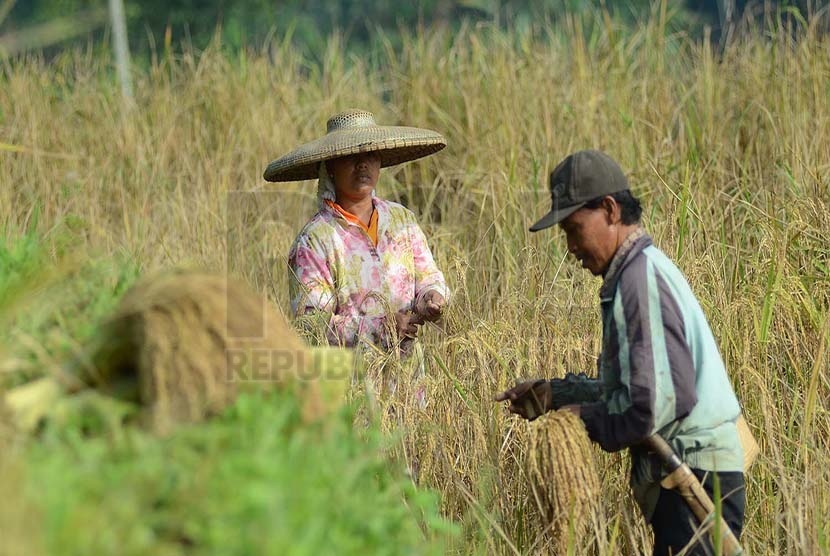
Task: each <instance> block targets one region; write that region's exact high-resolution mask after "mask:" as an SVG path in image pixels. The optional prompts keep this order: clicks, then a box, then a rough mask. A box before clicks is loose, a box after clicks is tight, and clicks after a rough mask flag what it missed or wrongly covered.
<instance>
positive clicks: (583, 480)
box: [527, 411, 600, 554]
mask: <svg viewBox="0 0 830 556" xmlns="http://www.w3.org/2000/svg"><path fill="white" fill-rule="evenodd" d="M528 427H529V429H530V430H529V452H528V455H527V468H528V469H527V471H528V475H529V477H530V485H531V489H532V491H533V494H534V496H535V498H536V503H537V506H538V508H539V515H540V516H541V518H542V520H543V523H542V525H543V527H544V531H545V538H546V539H547V545H548V547H549V548H550V549H551V552H552V553H555V554H567V553H568V545H569V544H572V543H573V542H574V541H575V540H576V539H581V538H582V537H583V536H584V535H585V533H587V530H588V526H589V523H590V519H591V516H592V515H593V514H594V513H595V511H596V507H597V504H598V502H599V492H600V485H599V476H598V473H597V468H596V463H595V462H594V456H593V453H592V452H591V445H590V440H589V439H588V433H587V432H586V431H585V427H584V425H583V424H582V420H581V419H580V418H579V417H577V416H576V415H574V414H573V413H571V412H569V411H557V412H551V413H548V414H546V415H543V416H542V417H540V418H539V419H537V420H536V421H534V422H533V423H529V424H528Z"/></svg>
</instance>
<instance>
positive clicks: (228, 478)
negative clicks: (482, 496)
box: [24, 392, 456, 555]
mask: <svg viewBox="0 0 830 556" xmlns="http://www.w3.org/2000/svg"><path fill="white" fill-rule="evenodd" d="M107 411H109V412H114V411H116V410H115V409H111V408H110V407H109V406H104V405H102V404H95V405H93V404H89V403H87V404H85V405H84V407H83V409H82V410H75V411H74V413H73V417H72V420H70V421H68V422H62V423H59V424H58V425H57V426H52V427H47V428H46V429H45V430H44V431H42V433H41V436H40V439H39V440H38V441H37V442H33V443H31V445H29V446H28V448H27V449H26V451H25V453H24V458H25V462H26V476H27V481H26V485H25V490H26V498H28V499H29V500H32V501H35V502H36V507H37V509H38V512H39V513H40V515H42V520H41V521H40V523H39V524H33V525H34V526H35V527H37V526H39V527H40V528H41V530H40V531H39V532H38V531H32V533H33V534H37V535H38V537H40V538H41V539H43V540H44V545H45V548H46V551H47V552H48V553H52V554H64V555H72V554H124V555H130V554H136V555H137V554H275V555H276V554H280V555H289V554H297V555H300V554H308V555H313V554H331V553H336V554H416V553H417V554H439V553H442V551H443V548H444V543H445V541H448V540H451V538H452V536H453V535H454V533H455V531H456V529H455V527H454V526H453V525H452V524H451V523H450V522H448V521H447V520H445V519H444V518H442V517H441V516H440V515H439V511H438V497H437V495H436V494H434V493H433V492H431V491H429V490H426V489H416V488H415V487H414V486H413V484H412V482H411V481H410V480H409V479H408V478H407V477H406V475H405V474H404V472H403V468H402V467H401V466H394V465H393V464H390V462H389V460H388V459H387V457H385V456H384V453H385V448H387V447H388V445H389V442H388V440H386V439H385V438H384V437H383V436H382V435H380V433H379V432H378V428H377V427H376V426H374V425H371V426H369V427H368V428H367V429H356V428H355V427H353V425H352V422H353V419H354V417H355V410H354V409H348V408H347V409H344V410H343V411H342V412H341V413H340V414H339V415H337V416H336V417H335V418H334V419H333V420H330V421H328V422H326V423H325V424H319V425H317V426H307V425H303V424H302V423H301V419H300V408H299V404H298V401H297V399H296V398H295V397H293V396H292V395H290V393H286V392H282V393H275V394H271V395H267V396H266V395H245V396H242V397H241V398H240V399H239V400H238V401H237V403H236V404H235V405H234V406H232V407H231V408H230V409H229V410H228V411H227V412H226V413H225V414H224V415H223V416H221V417H219V418H217V419H215V420H212V421H210V422H209V423H206V424H203V425H199V426H193V427H189V428H184V429H180V430H178V431H177V432H176V433H174V434H173V435H172V436H170V437H167V438H163V439H160V438H157V437H154V436H150V435H148V434H146V433H144V432H142V431H140V430H138V429H134V428H127V427H124V428H118V426H117V425H116V426H115V427H113V426H112V425H111V423H112V422H113V419H112V418H108V417H107V416H105V415H104V416H102V413H105V412H107ZM107 423H110V425H109V426H108V425H107Z"/></svg>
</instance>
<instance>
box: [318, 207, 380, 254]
mask: <svg viewBox="0 0 830 556" xmlns="http://www.w3.org/2000/svg"><path fill="white" fill-rule="evenodd" d="M325 201H326V204H328V206H329V207H331V208H332V209H334V210H335V211H336V212H337V213H338V214H339V215H340V216H342V217H343V218H345V219H346V221H347V222H348V223H349V224H354V225H355V226H360V228H361V229H362V230H363V231H364V232H366V233H367V234H368V235H369V239H371V240H372V243H374V245H375V247H377V245H378V211H377V210H373V211H372V216H370V217H369V225H368V226H367V225H366V224H364V223H363V221H362V220H361V219H360V218H358V217H357V216H355V215H354V214H352V213H351V212H349V211H347V210H346V209H344V208H343V207H341V206H340V205H338V204H337V203H335V202H334V201H332V200H330V199H325Z"/></svg>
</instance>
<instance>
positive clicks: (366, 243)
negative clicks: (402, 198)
mask: <svg viewBox="0 0 830 556" xmlns="http://www.w3.org/2000/svg"><path fill="white" fill-rule="evenodd" d="M372 202H373V204H374V207H375V211H377V215H378V238H377V239H378V242H377V246H375V244H374V242H373V241H372V240H371V239H370V238H369V235H368V234H367V233H366V231H365V230H364V229H363V228H361V227H360V226H359V225H357V224H354V223H350V222H348V221H347V220H346V219H345V218H344V217H343V216H342V215H340V214H339V213H338V212H337V211H336V210H335V209H334V208H332V207H330V206H328V205H324V206H323V207H322V208H321V209H320V211H319V212H318V213H317V214H316V215H314V217H312V219H311V220H310V221H309V222H308V223H307V224H306V225H305V227H304V228H303V229H302V231H301V232H300V234H299V235H298V236H297V239H296V240H294V244H293V245H292V247H291V251H290V252H289V255H288V266H289V293H290V296H291V309H292V311H293V312H294V314H295V315H296V316H304V315H312V314H317V315H323V317H324V318H327V323H326V324H327V326H326V337H327V339H328V342H329V343H330V344H331V345H342V346H348V347H354V346H356V345H358V344H359V343H361V342H366V343H369V344H374V345H377V346H380V347H382V348H384V349H389V348H390V346H391V344H392V342H391V341H390V340H391V338H392V336H393V335H394V330H395V321H394V316H393V315H394V313H395V312H397V311H400V310H412V309H414V307H415V304H416V303H417V302H418V301H419V300H420V299H421V298H422V296H424V295H425V294H426V293H427V292H429V291H431V290H435V291H437V292H438V293H440V294H441V295H443V296H444V298H445V299H449V291H448V288H447V285H446V282H445V281H444V275H443V274H442V273H441V271H440V270H438V267H437V266H436V265H435V261H434V260H433V258H432V252H431V251H430V250H429V246H428V245H427V241H426V237H424V233H423V231H421V228H420V227H419V226H418V223H417V221H416V220H415V215H414V214H413V213H412V211H410V210H409V209H407V208H405V207H404V206H402V205H399V204H398V203H393V202H391V201H384V200H382V199H378V198H377V197H375V198H373V199H372Z"/></svg>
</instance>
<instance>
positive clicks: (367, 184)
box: [327, 153, 380, 201]
mask: <svg viewBox="0 0 830 556" xmlns="http://www.w3.org/2000/svg"><path fill="white" fill-rule="evenodd" d="M327 164H328V169H329V172H330V173H331V175H332V181H334V188H335V190H336V192H337V198H338V199H343V200H346V199H348V200H351V201H358V200H361V199H363V198H365V197H367V196H370V195H371V194H372V190H374V189H375V186H376V185H377V183H378V178H379V177H380V155H379V154H378V153H362V154H354V155H351V156H344V157H342V158H336V159H334V160H331V161H329V162H328V163H327Z"/></svg>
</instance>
